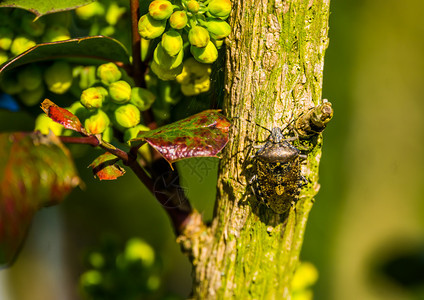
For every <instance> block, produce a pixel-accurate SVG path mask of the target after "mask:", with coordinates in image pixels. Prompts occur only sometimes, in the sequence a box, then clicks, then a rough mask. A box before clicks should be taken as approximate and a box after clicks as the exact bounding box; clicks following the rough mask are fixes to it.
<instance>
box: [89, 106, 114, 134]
mask: <svg viewBox="0 0 424 300" xmlns="http://www.w3.org/2000/svg"><path fill="white" fill-rule="evenodd" d="M109 124H110V120H109V117H108V116H107V114H106V113H105V112H103V111H101V110H97V111H96V112H95V113H94V114H92V115H91V116H90V117H88V118H87V119H86V120H85V122H84V127H85V129H86V130H87V131H88V132H89V133H92V134H99V133H102V132H104V131H105V130H106V128H108V127H109Z"/></svg>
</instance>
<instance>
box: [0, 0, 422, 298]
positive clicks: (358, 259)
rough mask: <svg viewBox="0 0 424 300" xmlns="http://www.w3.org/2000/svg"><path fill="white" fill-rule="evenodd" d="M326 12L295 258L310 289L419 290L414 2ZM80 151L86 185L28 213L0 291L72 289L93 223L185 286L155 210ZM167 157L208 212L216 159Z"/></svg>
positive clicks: (328, 292)
mask: <svg viewBox="0 0 424 300" xmlns="http://www.w3.org/2000/svg"><path fill="white" fill-rule="evenodd" d="M331 12H332V13H331V16H330V46H329V49H328V50H327V53H326V58H325V74H324V90H323V98H327V99H329V101H331V102H332V103H333V107H334V110H335V116H334V119H333V121H332V122H331V123H330V125H329V126H328V129H327V130H326V131H325V134H324V136H325V141H324V150H323V158H322V163H321V171H320V178H321V179H320V183H321V191H320V193H319V194H318V196H317V198H316V203H315V205H314V208H313V210H312V212H311V215H310V219H309V223H308V227H307V231H306V237H305V243H304V247H303V250H302V254H301V258H302V260H306V261H311V262H312V263H314V264H315V265H316V266H317V268H318V270H319V273H320V278H319V281H318V282H317V284H316V285H315V288H314V293H315V299H330V300H339V299H344V300H349V299H352V300H353V299H366V300H368V299H370V300H373V299H389V300H391V299H424V279H423V276H424V234H423V231H424V230H423V228H424V224H423V222H424V201H423V200H424V196H423V195H424V184H423V181H424V174H423V171H422V170H423V166H424V162H423V160H424V155H423V154H424V139H423V138H424V130H423V129H424V121H423V113H424V103H423V102H424V96H423V95H424V18H422V14H423V12H424V1H422V0H411V1H406V2H402V1H395V0H388V1H382V0H373V1H371V0H369V1H365V0H362V1H352V0H345V1H335V0H334V1H332V2H331ZM17 126H18V127H19V128H20V129H22V130H31V129H32V126H33V125H32V123H31V122H29V121H28V119H27V117H26V116H25V115H22V114H18V115H13V126H12V125H11V124H10V115H9V116H8V115H7V114H5V113H4V112H1V113H0V129H1V130H2V131H4V130H7V129H9V128H12V127H13V128H14V129H16V127H17ZM88 153H90V154H84V153H81V154H80V155H79V156H78V157H77V163H78V165H79V172H80V174H81V176H82V177H83V180H84V181H85V183H86V184H87V187H86V190H84V191H81V190H75V191H74V192H72V194H71V196H70V197H68V199H67V200H66V201H65V202H64V203H63V204H61V205H60V206H58V207H53V208H48V209H44V210H42V211H41V212H40V213H38V215H37V216H36V218H35V219H34V224H33V227H32V229H31V231H30V233H29V238H28V241H27V243H26V244H25V247H24V249H23V251H22V253H21V256H20V257H19V259H18V260H17V261H16V263H15V265H14V266H13V267H12V268H10V269H8V270H4V271H0V281H1V288H0V299H7V300H9V299H10V300H26V299H28V300H29V299H31V300H38V299H40V300H41V299H43V300H50V299H52V300H53V299H78V294H77V289H76V284H77V281H78V276H79V275H80V274H81V272H82V269H81V268H82V265H83V256H84V252H86V251H87V250H89V249H90V248H93V247H95V246H96V244H97V243H98V242H99V239H100V236H101V235H102V234H103V233H104V232H108V233H113V234H116V235H117V236H119V237H120V238H121V239H122V240H123V241H125V240H126V239H127V238H130V237H133V236H138V237H141V238H143V239H144V240H145V241H147V242H148V243H150V244H151V245H152V246H153V247H154V249H155V250H156V253H157V255H158V257H159V259H160V261H161V265H162V273H163V281H162V285H163V289H164V290H166V291H167V292H169V293H173V294H176V295H180V296H181V297H183V298H184V297H187V296H188V295H189V292H190V287H191V277H190V274H191V267H190V264H189V262H188V260H187V258H186V257H185V256H184V255H183V254H181V253H180V250H179V247H178V246H177V244H176V243H175V237H174V235H173V233H172V229H171V227H170V223H169V221H168V219H167V217H166V215H165V213H164V212H163V210H162V209H161V208H160V207H159V205H158V204H157V203H156V202H155V201H154V200H153V199H152V197H151V196H150V195H148V193H146V190H145V189H144V188H143V187H142V186H141V185H140V184H139V183H138V181H137V179H136V178H135V177H134V176H133V175H132V174H130V173H128V174H127V175H126V176H125V178H121V179H118V180H117V181H115V182H98V181H96V180H94V179H93V178H92V175H91V172H90V171H89V170H87V169H86V166H87V165H88V164H89V163H90V162H91V161H92V159H93V158H94V157H95V156H96V154H97V153H93V151H89V152H88ZM179 167H180V168H181V170H182V171H183V172H182V176H183V184H182V185H183V187H184V188H185V189H186V190H187V191H188V194H189V197H190V198H191V199H193V201H195V200H196V202H194V206H195V207H196V208H197V209H198V210H200V211H204V214H205V217H206V218H207V219H208V218H209V219H210V216H211V210H212V207H213V199H214V197H215V195H214V194H215V188H214V178H215V177H216V161H214V160H211V159H206V160H202V159H195V160H192V161H191V162H190V163H184V164H182V163H180V164H179ZM122 191H124V192H122ZM2 293H3V294H2ZM6 295H7V296H6ZM2 297H3V298H2ZM4 297H8V298H4Z"/></svg>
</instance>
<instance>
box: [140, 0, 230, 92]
mask: <svg viewBox="0 0 424 300" xmlns="http://www.w3.org/2000/svg"><path fill="white" fill-rule="evenodd" d="M230 12H231V1H230V0H212V1H196V0H189V1H185V0H183V1H181V2H178V3H172V2H171V1H167V0H154V1H152V2H151V3H150V5H149V11H148V13H146V14H145V15H143V16H141V18H140V20H139V22H138V31H139V33H140V36H141V38H142V39H141V52H142V57H145V56H146V55H145V53H147V52H148V49H147V48H148V47H149V41H150V40H153V39H156V38H160V39H161V40H160V42H159V43H158V44H157V46H156V48H155V50H154V53H153V60H152V62H151V69H152V71H153V72H154V73H155V74H156V75H157V76H158V77H159V78H160V79H161V80H177V82H178V83H179V84H180V85H181V91H182V93H183V94H184V95H186V96H193V95H198V94H200V93H202V92H206V91H208V90H209V88H210V73H211V66H210V64H212V63H213V62H215V61H216V60H217V58H218V49H220V48H221V47H222V45H223V42H224V39H225V38H226V37H227V36H228V35H229V34H230V32H231V27H230V25H229V24H228V23H227V22H226V21H225V20H226V19H227V18H228V17H229V15H230ZM186 49H187V51H186ZM188 49H189V52H190V53H191V55H192V57H189V56H188V54H189V53H187V52H188ZM184 58H185V60H184Z"/></svg>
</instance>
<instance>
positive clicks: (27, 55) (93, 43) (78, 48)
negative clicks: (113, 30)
mask: <svg viewBox="0 0 424 300" xmlns="http://www.w3.org/2000/svg"><path fill="white" fill-rule="evenodd" d="M58 58H74V59H77V58H78V59H97V60H101V61H105V60H106V61H114V62H122V63H123V64H129V63H130V61H129V55H128V51H127V49H126V48H125V46H124V45H122V44H121V42H119V41H117V40H115V39H113V38H110V37H105V36H89V37H84V38H76V39H70V40H65V41H59V42H53V43H44V44H37V45H35V46H34V47H32V48H31V49H29V50H27V51H25V52H23V53H21V54H19V55H18V56H16V57H14V58H13V59H11V60H9V61H8V62H6V63H4V64H3V65H2V66H1V67H0V73H3V72H4V71H8V70H11V69H13V68H16V67H19V66H21V65H25V64H29V63H33V62H38V61H44V60H53V59H58Z"/></svg>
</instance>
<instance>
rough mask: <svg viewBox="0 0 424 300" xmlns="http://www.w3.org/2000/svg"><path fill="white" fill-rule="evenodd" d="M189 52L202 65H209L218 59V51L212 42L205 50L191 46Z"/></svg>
mask: <svg viewBox="0 0 424 300" xmlns="http://www.w3.org/2000/svg"><path fill="white" fill-rule="evenodd" d="M190 52H191V54H193V57H194V58H195V59H196V60H197V61H198V62H201V63H204V64H211V63H213V62H214V61H215V60H216V59H217V58H218V50H216V47H215V45H214V44H213V43H212V42H209V44H208V45H207V46H206V47H205V48H198V47H194V46H191V47H190Z"/></svg>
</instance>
